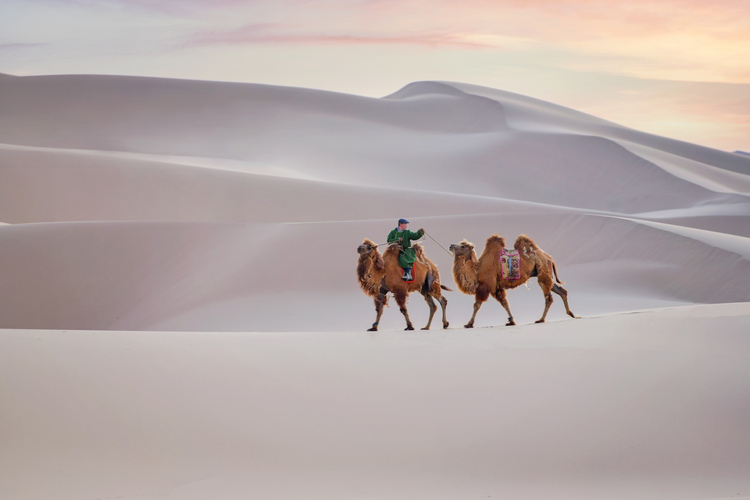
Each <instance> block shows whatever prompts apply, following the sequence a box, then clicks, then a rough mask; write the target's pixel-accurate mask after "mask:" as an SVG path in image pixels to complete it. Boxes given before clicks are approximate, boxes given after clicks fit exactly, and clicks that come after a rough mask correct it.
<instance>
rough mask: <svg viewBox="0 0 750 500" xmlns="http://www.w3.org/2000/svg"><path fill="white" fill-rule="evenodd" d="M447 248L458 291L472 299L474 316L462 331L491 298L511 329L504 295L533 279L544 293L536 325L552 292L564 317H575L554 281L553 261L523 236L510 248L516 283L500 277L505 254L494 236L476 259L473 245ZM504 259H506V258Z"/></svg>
mask: <svg viewBox="0 0 750 500" xmlns="http://www.w3.org/2000/svg"><path fill="white" fill-rule="evenodd" d="M449 248H450V250H451V252H453V279H454V280H455V281H456V285H457V286H458V289H459V290H461V291H462V292H463V293H465V294H468V295H474V296H475V302H474V313H473V314H472V315H471V319H470V320H469V322H468V323H467V324H466V325H464V327H465V328H473V327H474V320H475V319H476V317H477V312H478V311H479V308H480V307H482V304H483V303H484V302H486V301H487V299H488V298H489V296H490V295H492V296H493V297H495V299H497V301H498V302H500V304H501V305H502V306H503V308H505V310H506V311H507V312H508V323H507V324H506V325H507V326H510V325H515V324H516V322H515V321H514V320H513V314H512V313H511V312H510V307H509V306H508V300H507V299H506V297H505V296H506V292H505V291H506V290H507V289H510V288H516V287H517V286H520V285H523V284H524V283H526V282H527V281H528V280H529V278H533V277H536V278H537V282H538V283H539V286H540V287H541V288H542V292H543V293H544V313H543V314H542V317H541V318H540V319H538V320H537V321H536V322H537V323H544V319H545V318H546V317H547V311H549V307H550V305H552V292H555V293H556V294H558V295H559V296H560V297H562V300H563V303H564V304H565V311H566V312H567V313H568V315H569V316H571V317H573V318H575V317H576V316H575V314H573V312H572V311H571V310H570V307H568V291H567V290H565V289H564V288H563V287H562V286H561V285H563V284H564V283H563V282H562V281H560V279H559V278H558V277H557V266H556V265H555V261H554V260H553V259H552V257H550V256H549V255H548V254H547V253H545V252H544V251H543V250H542V249H541V248H539V247H538V246H537V244H536V243H534V241H533V240H532V239H531V238H529V237H528V236H526V235H525V234H522V235H521V236H519V237H518V238H517V239H516V242H515V244H514V245H513V248H515V249H516V250H517V251H518V257H519V259H520V262H519V263H518V269H517V278H516V279H510V278H507V277H504V276H503V270H502V268H501V266H502V263H501V260H500V259H501V258H502V257H503V256H504V254H505V252H504V249H505V240H504V239H503V238H502V237H501V236H499V235H497V234H495V235H492V236H490V237H489V238H487V244H486V245H485V247H484V251H483V252H482V255H481V256H480V257H479V259H477V254H476V252H475V251H474V245H473V244H472V243H470V242H468V241H466V240H463V241H461V243H455V244H453V245H451V246H450V247H449ZM505 257H506V258H507V255H505Z"/></svg>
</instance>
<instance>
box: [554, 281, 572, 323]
mask: <svg viewBox="0 0 750 500" xmlns="http://www.w3.org/2000/svg"><path fill="white" fill-rule="evenodd" d="M552 291H553V292H555V293H556V294H557V295H559V296H560V297H562V300H563V304H565V312H567V313H568V316H570V317H571V318H575V317H576V315H575V314H573V311H571V310H570V307H568V291H567V290H566V289H564V288H563V287H561V286H560V285H557V284H555V285H552Z"/></svg>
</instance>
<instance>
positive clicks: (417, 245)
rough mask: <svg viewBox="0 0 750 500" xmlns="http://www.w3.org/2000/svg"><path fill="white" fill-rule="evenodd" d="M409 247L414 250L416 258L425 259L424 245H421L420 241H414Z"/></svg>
mask: <svg viewBox="0 0 750 500" xmlns="http://www.w3.org/2000/svg"><path fill="white" fill-rule="evenodd" d="M411 247H412V248H413V249H414V252H415V253H416V254H417V258H418V259H420V260H424V259H425V256H424V247H423V246H422V244H421V243H415V244H414V245H412V246H411Z"/></svg>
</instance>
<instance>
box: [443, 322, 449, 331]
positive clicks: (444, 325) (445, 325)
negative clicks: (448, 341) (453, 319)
mask: <svg viewBox="0 0 750 500" xmlns="http://www.w3.org/2000/svg"><path fill="white" fill-rule="evenodd" d="M449 324H450V323H448V322H445V323H443V330H445V329H446V328H448V325H449Z"/></svg>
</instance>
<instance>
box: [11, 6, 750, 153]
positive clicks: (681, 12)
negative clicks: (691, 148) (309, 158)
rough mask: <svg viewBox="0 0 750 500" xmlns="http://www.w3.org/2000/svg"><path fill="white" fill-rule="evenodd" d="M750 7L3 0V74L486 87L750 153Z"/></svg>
mask: <svg viewBox="0 0 750 500" xmlns="http://www.w3.org/2000/svg"><path fill="white" fill-rule="evenodd" d="M747 8H748V2H747V0H722V1H713V2H707V1H705V0H701V1H697V0H680V1H677V0H666V1H658V2H654V1H653V0H629V1H606V0H526V1H524V2H518V1H511V0H465V1H463V2H455V1H447V0H429V1H428V0H402V1H396V0H306V1H302V0H274V1H271V0H101V1H97V2H93V1H87V0H3V2H2V3H1V4H0V72H1V73H9V74H14V75H39V74H72V73H91V74H121V75H143V76H159V77H175V78H191V79H206V80H226V81H241V82H251V83H267V84H274V85H291V86H301V87H309V88H319V89H326V90H332V91H337V92H347V93H352V94H358V95H365V96H373V97H380V96H383V95H387V94H389V93H392V92H394V91H396V90H398V89H399V88H401V87H403V86H404V85H406V84H408V83H411V82H413V81H419V80H448V81H458V82H466V83H473V84H477V85H485V86H488V87H494V88H499V89H502V90H508V91H511V92H517V93H521V94H524V95H528V96H531V97H537V98H540V99H544V100H547V101H551V102H554V103H557V104H561V105H564V106H569V107H572V108H575V109H578V110H580V111H584V112H587V113H591V114H593V115H596V116H599V117H601V118H605V119H608V120H611V121H614V122H617V123H621V124H623V125H627V126H630V127H633V128H637V129H640V130H643V131H646V132H652V133H656V134H659V135H664V136H667V137H672V138H675V139H681V140H686V141H689V142H694V143H697V144H702V145H705V146H710V147H715V148H718V149H724V150H730V151H734V150H744V151H748V150H750V118H749V117H750V57H749V56H748V54H750V16H748V11H747Z"/></svg>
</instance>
